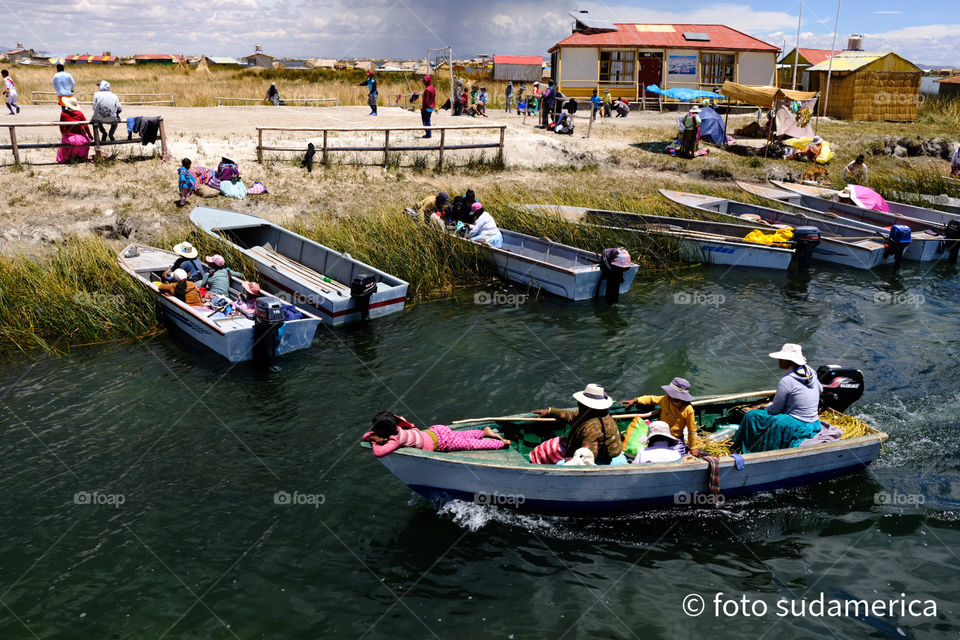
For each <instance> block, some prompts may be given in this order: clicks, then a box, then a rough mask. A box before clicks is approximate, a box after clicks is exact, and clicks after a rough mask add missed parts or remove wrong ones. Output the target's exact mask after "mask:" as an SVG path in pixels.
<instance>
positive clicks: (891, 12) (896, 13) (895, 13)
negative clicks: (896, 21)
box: [873, 11, 903, 16]
mask: <svg viewBox="0 0 960 640" xmlns="http://www.w3.org/2000/svg"><path fill="white" fill-rule="evenodd" d="M873 13H874V14H876V15H883V16H885V15H891V16H893V15H900V14H901V13H903V11H874V12H873Z"/></svg>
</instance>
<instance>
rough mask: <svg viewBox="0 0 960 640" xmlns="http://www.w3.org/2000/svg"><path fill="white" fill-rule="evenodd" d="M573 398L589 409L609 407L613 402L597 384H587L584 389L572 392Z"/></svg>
mask: <svg viewBox="0 0 960 640" xmlns="http://www.w3.org/2000/svg"><path fill="white" fill-rule="evenodd" d="M573 398H574V400H576V401H577V402H579V403H580V404H582V405H584V406H585V407H590V408H591V409H609V408H610V406H611V405H612V404H613V398H611V397H610V396H608V395H607V392H606V391H604V390H603V387H601V386H600V385H598V384H588V385H587V388H586V389H584V390H583V391H578V392H576V393H575V394H573Z"/></svg>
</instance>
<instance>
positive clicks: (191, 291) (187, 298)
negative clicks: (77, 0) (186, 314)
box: [157, 269, 203, 307]
mask: <svg viewBox="0 0 960 640" xmlns="http://www.w3.org/2000/svg"><path fill="white" fill-rule="evenodd" d="M171 275H172V276H173V282H161V283H160V284H158V285H157V289H159V290H160V292H161V293H166V294H169V295H172V296H175V297H176V298H179V299H180V300H182V301H183V302H185V303H187V304H188V305H190V306H191V307H202V306H203V300H201V299H200V290H199V289H198V288H197V283H196V282H192V281H190V280H188V279H187V272H186V271H184V270H183V269H174V271H173V274H171Z"/></svg>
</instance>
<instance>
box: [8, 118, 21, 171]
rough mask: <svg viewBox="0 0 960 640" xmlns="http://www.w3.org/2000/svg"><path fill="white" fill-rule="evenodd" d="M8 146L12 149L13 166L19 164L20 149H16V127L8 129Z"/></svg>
mask: <svg viewBox="0 0 960 640" xmlns="http://www.w3.org/2000/svg"><path fill="white" fill-rule="evenodd" d="M10 146H11V147H13V164H20V148H19V147H17V128H16V127H10Z"/></svg>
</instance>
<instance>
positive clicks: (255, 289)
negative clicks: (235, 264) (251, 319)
mask: <svg viewBox="0 0 960 640" xmlns="http://www.w3.org/2000/svg"><path fill="white" fill-rule="evenodd" d="M241 286H242V287H243V290H244V291H246V292H247V293H249V294H250V295H252V296H258V295H260V285H258V284H257V283H256V282H247V281H246V280H245V281H244V282H243V284H242V285H241Z"/></svg>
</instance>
